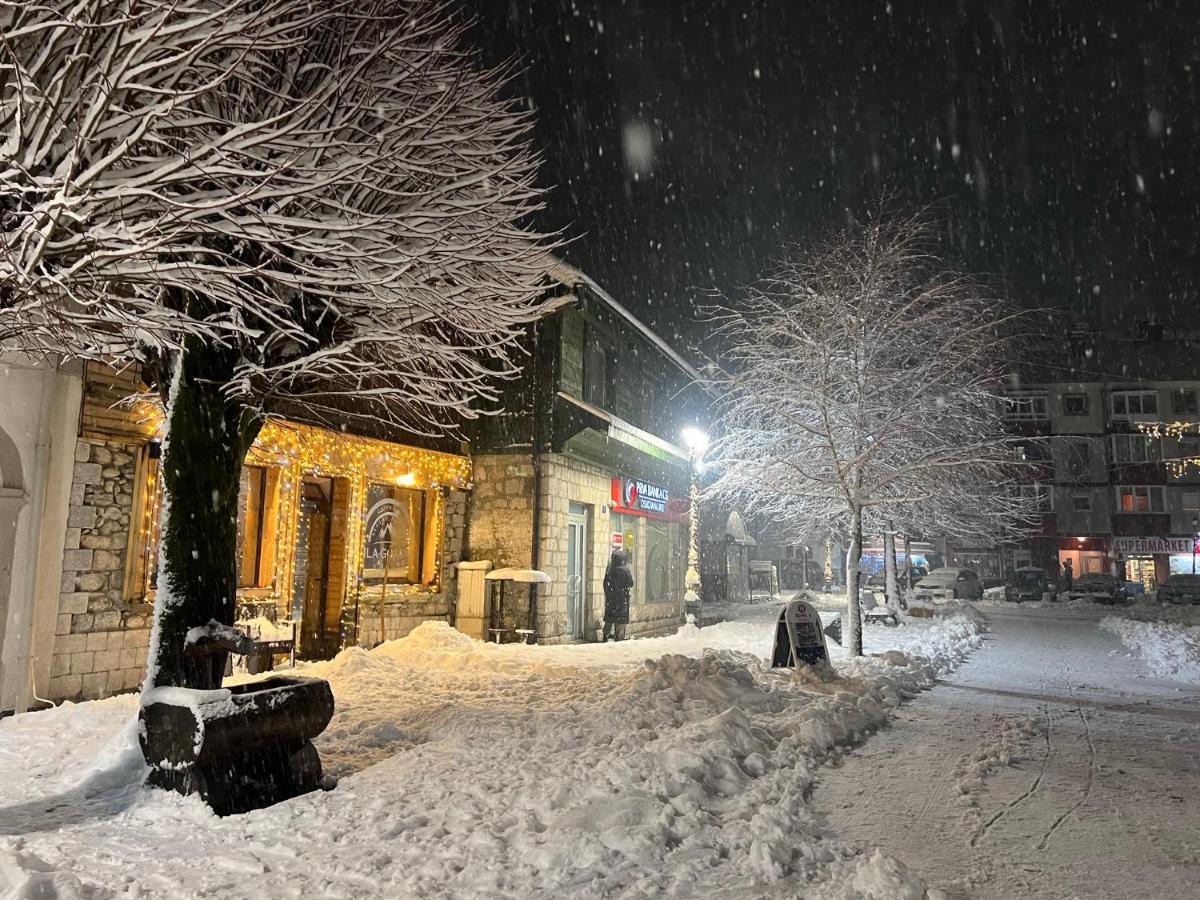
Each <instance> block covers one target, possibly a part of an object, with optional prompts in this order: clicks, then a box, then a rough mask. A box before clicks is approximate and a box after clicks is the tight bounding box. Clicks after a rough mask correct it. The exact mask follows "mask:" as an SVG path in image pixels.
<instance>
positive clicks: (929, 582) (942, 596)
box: [913, 567, 983, 603]
mask: <svg viewBox="0 0 1200 900" xmlns="http://www.w3.org/2000/svg"><path fill="white" fill-rule="evenodd" d="M913 593H914V594H915V595H916V599H917V600H924V601H925V602H928V603H937V602H939V601H943V600H982V599H983V585H982V584H981V583H980V581H979V575H977V574H976V573H975V571H974V570H973V569H960V568H956V567H947V568H944V569H934V570H933V571H932V572H930V573H929V574H928V575H927V576H925V577H924V578H922V579H921V580H920V581H918V582H917V584H916V586H915V587H914V588H913Z"/></svg>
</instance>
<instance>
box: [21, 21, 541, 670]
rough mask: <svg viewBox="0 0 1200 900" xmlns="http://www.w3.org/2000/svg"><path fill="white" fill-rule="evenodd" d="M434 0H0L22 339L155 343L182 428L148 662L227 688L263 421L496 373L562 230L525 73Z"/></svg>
mask: <svg viewBox="0 0 1200 900" xmlns="http://www.w3.org/2000/svg"><path fill="white" fill-rule="evenodd" d="M465 27H466V24H465V23H464V22H462V21H461V20H459V19H457V18H455V17H452V16H451V15H450V14H449V13H447V12H446V11H445V10H444V9H443V8H442V5H441V4H439V3H436V2H432V0H325V2H321V3H312V2H310V0H83V2H80V0H47V2H44V3H28V2H23V0H17V2H0V38H2V40H0V120H2V122H3V138H2V143H0V233H2V235H3V253H2V254H0V346H3V347H5V348H16V349H21V350H24V351H27V352H33V353H47V354H60V355H64V356H70V357H79V358H83V359H95V360H104V361H113V360H116V361H128V362H133V363H140V364H141V365H142V366H143V367H144V369H145V371H146V372H147V373H149V374H150V375H151V377H152V378H153V379H154V380H155V382H156V384H157V388H158V390H159V392H160V393H161V395H162V397H163V400H164V403H165V407H166V414H167V421H168V430H167V437H166V440H165V444H164V457H163V461H162V470H163V477H164V485H165V494H166V503H164V510H163V511H164V516H165V521H164V522H163V527H162V547H161V553H160V555H159V559H160V574H159V579H158V591H157V596H156V599H155V627H154V635H153V638H152V648H151V659H150V671H149V677H148V679H147V685H148V686H155V685H172V686H182V687H189V688H208V687H213V686H215V685H216V684H219V680H220V675H219V674H218V670H217V667H215V666H213V665H212V664H211V662H209V661H208V660H197V659H193V658H190V657H188V656H185V655H184V652H183V651H184V642H185V636H186V633H187V631H188V630H189V629H190V628H192V627H194V626H198V625H204V624H206V623H207V622H209V621H210V620H216V621H217V622H219V623H226V624H228V623H231V622H232V621H233V617H234V607H235V592H236V577H235V544H236V519H237V500H238V484H239V473H240V469H241V465H242V461H243V459H244V457H245V454H246V452H247V450H248V448H249V447H250V445H251V443H252V442H253V441H254V439H255V436H256V435H257V434H258V432H259V429H260V428H261V427H262V425H263V423H264V421H265V420H266V419H268V418H269V417H272V416H278V415H282V414H286V415H287V416H288V417H289V418H291V419H295V420H299V421H305V422H310V423H313V424H319V425H328V426H334V427H338V426H339V425H341V424H346V423H349V424H352V425H353V424H357V425H366V426H372V425H374V426H376V427H379V426H384V427H386V426H392V425H395V426H399V427H402V428H404V429H407V430H409V431H423V432H424V433H440V432H444V431H445V430H447V429H450V428H452V427H453V425H454V423H455V422H456V421H459V420H461V419H462V417H464V416H472V415H475V414H477V411H478V409H479V407H480V406H481V405H486V404H488V403H490V402H492V401H495V400H496V399H497V397H498V394H497V391H496V387H495V381H496V379H497V378H498V377H503V376H504V375H506V374H509V373H511V372H512V371H513V368H514V361H513V359H512V357H511V354H512V353H513V351H514V348H515V346H516V344H515V339H516V337H517V336H518V335H519V333H520V332H521V330H522V328H523V327H524V325H525V324H526V323H528V322H529V321H531V320H533V319H534V318H536V317H537V315H538V312H539V308H540V303H541V299H540V298H541V297H542V293H543V288H544V284H545V280H546V273H547V270H548V268H549V265H550V262H551V261H550V259H549V257H548V253H547V250H548V249H550V248H551V245H552V244H553V239H552V238H548V237H547V236H545V235H542V234H539V233H536V232H535V231H533V230H531V229H530V228H528V227H527V226H526V225H525V224H524V223H525V222H526V220H527V217H528V215H529V214H530V213H531V212H533V211H534V210H536V209H537V208H538V207H539V205H540V196H541V195H540V192H539V189H538V188H537V187H536V186H535V184H534V178H535V173H536V168H537V159H536V156H535V154H534V153H533V152H532V150H531V149H530V145H529V140H528V136H529V129H530V116H529V114H528V113H527V112H525V111H523V110H519V109H517V108H516V107H515V105H514V104H513V103H512V102H510V101H508V100H505V99H503V98H502V97H501V96H500V91H501V90H502V88H503V86H504V84H505V83H506V80H507V77H508V75H509V74H510V72H509V71H508V70H505V69H501V70H488V69H485V68H482V67H481V66H480V65H478V61H477V60H476V58H475V55H474V54H473V53H472V52H471V51H470V50H469V49H467V48H465V47H464V46H463V41H462V38H463V33H464V30H465Z"/></svg>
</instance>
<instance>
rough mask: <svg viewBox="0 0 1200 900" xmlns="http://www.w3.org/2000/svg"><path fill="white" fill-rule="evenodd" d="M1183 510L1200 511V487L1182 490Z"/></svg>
mask: <svg viewBox="0 0 1200 900" xmlns="http://www.w3.org/2000/svg"><path fill="white" fill-rule="evenodd" d="M1181 493H1182V495H1183V511H1184V512H1200V489H1195V490H1189V491H1182V492H1181Z"/></svg>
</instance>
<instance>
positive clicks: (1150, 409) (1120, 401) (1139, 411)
mask: <svg viewBox="0 0 1200 900" xmlns="http://www.w3.org/2000/svg"><path fill="white" fill-rule="evenodd" d="M1109 409H1110V411H1111V412H1112V415H1113V418H1128V417H1129V416H1156V415H1158V394H1157V393H1156V392H1155V391H1117V392H1115V393H1113V394H1110V395H1109Z"/></svg>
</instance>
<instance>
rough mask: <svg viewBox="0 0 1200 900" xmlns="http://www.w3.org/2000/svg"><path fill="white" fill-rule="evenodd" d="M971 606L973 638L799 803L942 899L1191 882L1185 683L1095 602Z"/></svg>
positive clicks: (1198, 741) (1169, 891) (1195, 854)
mask: <svg viewBox="0 0 1200 900" xmlns="http://www.w3.org/2000/svg"><path fill="white" fill-rule="evenodd" d="M985 611H986V613H987V615H988V617H989V619H990V621H991V628H992V631H991V634H990V636H989V640H988V647H987V649H985V650H984V651H983V652H981V653H977V654H975V655H974V656H973V657H972V658H971V659H970V660H969V661H968V662H967V663H966V664H964V665H963V666H962V667H961V668H959V669H958V670H957V671H956V672H954V673H953V674H952V675H950V676H949V677H948V678H947V679H946V681H945V682H944V683H943V684H942V685H940V686H939V687H936V688H934V689H933V690H932V691H929V692H927V693H925V694H923V695H922V696H920V697H919V698H917V699H916V700H915V701H914V702H913V703H912V704H910V705H906V706H905V707H903V708H902V709H901V710H900V711H899V712H898V714H897V717H896V719H895V720H894V723H893V725H892V727H891V728H890V729H888V730H886V731H884V732H883V733H881V734H878V735H876V736H875V737H873V738H872V739H871V741H869V742H868V743H867V744H866V745H865V746H864V747H863V748H862V749H860V750H857V751H855V752H853V753H851V754H850V755H848V756H847V757H846V758H845V762H844V765H843V766H841V767H840V768H838V769H826V770H824V771H823V773H822V776H821V782H820V784H819V785H818V787H817V789H816V792H815V795H814V806H815V808H816V809H817V810H818V811H819V812H820V813H822V814H824V815H825V816H827V817H828V822H829V824H830V826H831V827H832V829H833V830H834V831H835V832H836V833H838V834H839V835H840V836H841V837H842V838H843V839H845V840H848V841H857V842H861V843H862V844H863V845H865V846H872V847H881V848H883V849H884V851H885V852H887V853H890V854H892V855H895V856H897V857H899V858H900V859H902V860H904V861H905V863H906V864H907V865H908V866H909V868H910V869H912V870H913V871H914V872H915V873H916V874H918V875H920V876H922V877H923V878H924V879H925V880H926V882H927V883H929V884H930V885H931V886H936V887H938V888H941V889H942V890H943V891H944V892H946V893H947V895H949V896H952V897H953V896H970V897H978V898H1012V897H1047V898H1068V897H1070V898H1075V897H1080V898H1083V897H1086V898H1109V897H1111V898H1118V897H1119V898H1127V897H1153V898H1164V900H1169V898H1176V897H1178V898H1194V897H1196V896H1198V891H1200V887H1198V885H1200V703H1198V702H1197V692H1196V688H1195V687H1194V686H1189V685H1186V684H1184V683H1182V682H1176V681H1168V680H1165V679H1161V678H1155V677H1152V676H1151V675H1150V674H1149V668H1148V667H1147V665H1146V664H1145V662H1144V661H1143V660H1142V659H1141V658H1139V657H1136V656H1132V655H1130V653H1129V652H1128V651H1127V649H1126V648H1125V647H1123V646H1122V644H1121V642H1120V640H1119V639H1118V637H1116V636H1115V635H1113V634H1111V633H1109V632H1107V631H1103V630H1101V629H1100V628H1099V627H1098V625H1099V621H1100V619H1101V618H1102V617H1103V615H1104V611H1103V610H1096V609H1088V608H1084V609H1072V608H1054V607H1050V608H1025V609H1014V608H1011V607H1005V606H994V607H985Z"/></svg>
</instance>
